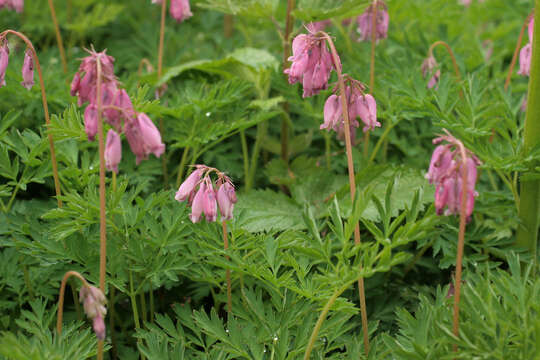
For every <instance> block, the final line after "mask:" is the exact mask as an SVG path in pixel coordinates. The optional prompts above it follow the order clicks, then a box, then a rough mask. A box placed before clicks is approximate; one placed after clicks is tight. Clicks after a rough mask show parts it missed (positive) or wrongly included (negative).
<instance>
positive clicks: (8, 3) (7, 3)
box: [0, 0, 24, 13]
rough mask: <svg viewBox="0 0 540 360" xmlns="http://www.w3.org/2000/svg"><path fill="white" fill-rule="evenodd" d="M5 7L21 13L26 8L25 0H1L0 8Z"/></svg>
mask: <svg viewBox="0 0 540 360" xmlns="http://www.w3.org/2000/svg"><path fill="white" fill-rule="evenodd" d="M3 8H6V9H9V10H15V11H16V12H18V13H20V12H22V11H23V9H24V0H0V9H3Z"/></svg>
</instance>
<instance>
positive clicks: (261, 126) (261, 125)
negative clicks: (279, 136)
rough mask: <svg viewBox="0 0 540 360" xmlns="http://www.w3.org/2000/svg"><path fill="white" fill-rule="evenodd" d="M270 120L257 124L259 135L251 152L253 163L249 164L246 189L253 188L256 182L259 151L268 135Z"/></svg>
mask: <svg viewBox="0 0 540 360" xmlns="http://www.w3.org/2000/svg"><path fill="white" fill-rule="evenodd" d="M267 127H268V122H267V121H264V122H262V123H259V124H257V135H256V138H255V144H253V151H252V153H251V165H250V166H249V177H248V178H247V183H246V185H245V186H246V191H248V190H249V189H251V187H252V186H253V183H254V182H255V173H256V172H257V162H258V161H259V153H260V150H261V144H262V142H263V141H264V138H265V137H266V129H267Z"/></svg>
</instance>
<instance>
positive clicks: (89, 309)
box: [79, 285, 107, 340]
mask: <svg viewBox="0 0 540 360" xmlns="http://www.w3.org/2000/svg"><path fill="white" fill-rule="evenodd" d="M79 300H80V302H82V303H83V307H84V313H85V314H86V316H87V317H88V318H89V319H90V320H92V327H93V329H94V333H95V334H96V336H97V338H98V339H99V340H105V321H104V319H105V315H107V309H106V308H105V304H106V303H107V299H106V298H105V295H103V293H102V292H101V290H99V289H98V288H97V287H95V286H91V285H90V286H83V287H82V288H81V290H80V292H79Z"/></svg>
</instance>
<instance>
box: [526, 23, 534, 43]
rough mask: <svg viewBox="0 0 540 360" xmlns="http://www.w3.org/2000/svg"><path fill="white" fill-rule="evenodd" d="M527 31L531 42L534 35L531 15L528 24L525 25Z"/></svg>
mask: <svg viewBox="0 0 540 360" xmlns="http://www.w3.org/2000/svg"><path fill="white" fill-rule="evenodd" d="M527 32H528V34H529V42H530V43H532V41H533V35H534V16H531V19H530V20H529V25H527Z"/></svg>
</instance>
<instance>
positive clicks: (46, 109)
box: [0, 30, 62, 208]
mask: <svg viewBox="0 0 540 360" xmlns="http://www.w3.org/2000/svg"><path fill="white" fill-rule="evenodd" d="M7 34H13V35H15V36H17V37H19V38H20V39H21V40H23V41H24V42H25V43H26V46H27V47H28V48H29V49H30V51H31V52H32V57H33V58H34V64H36V70H37V72H38V76H39V86H40V88H41V101H42V103H43V113H44V115H45V124H46V125H47V128H48V127H50V126H51V119H50V117H49V107H48V105H47V94H45V83H44V82H43V73H42V71H41V65H40V64H39V59H38V56H37V52H36V49H35V48H34V45H32V42H31V41H30V39H28V38H27V37H26V36H25V35H24V34H22V33H20V32H18V31H14V30H6V31H4V32H2V33H1V34H0V38H3V37H5V36H6V35H7ZM47 136H48V138H49V148H50V150H51V162H52V170H53V178H54V188H55V191H56V201H57V203H58V207H59V208H61V207H62V200H61V199H60V196H61V195H62V192H61V190H60V178H59V176H58V163H57V162H56V152H55V151H54V140H53V136H52V134H51V133H50V132H49V133H48V134H47Z"/></svg>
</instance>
